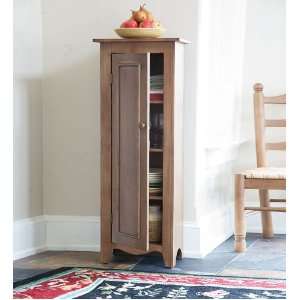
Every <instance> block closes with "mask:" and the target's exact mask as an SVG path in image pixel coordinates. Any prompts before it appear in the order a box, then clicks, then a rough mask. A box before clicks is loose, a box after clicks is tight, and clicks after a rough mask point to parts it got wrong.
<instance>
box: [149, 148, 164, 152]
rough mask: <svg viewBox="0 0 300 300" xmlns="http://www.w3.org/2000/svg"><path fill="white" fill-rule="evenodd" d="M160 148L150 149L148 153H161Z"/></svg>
mask: <svg viewBox="0 0 300 300" xmlns="http://www.w3.org/2000/svg"><path fill="white" fill-rule="evenodd" d="M163 151H164V150H163V149H162V148H150V152H163Z"/></svg>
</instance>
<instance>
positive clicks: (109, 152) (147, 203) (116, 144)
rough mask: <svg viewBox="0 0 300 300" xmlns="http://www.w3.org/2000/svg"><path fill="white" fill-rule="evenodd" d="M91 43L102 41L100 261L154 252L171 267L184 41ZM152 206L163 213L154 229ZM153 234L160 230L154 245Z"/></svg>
mask: <svg viewBox="0 0 300 300" xmlns="http://www.w3.org/2000/svg"><path fill="white" fill-rule="evenodd" d="M93 41H94V42H97V43H100V87H101V93H100V94H101V254H100V259H101V262H102V263H108V262H110V260H111V258H112V253H113V250H114V249H119V250H122V251H125V252H127V253H131V254H144V253H148V252H153V251H156V252H160V253H161V254H162V256H163V259H164V263H165V266H166V267H174V266H175V264H176V258H181V249H182V223H183V59H184V56H183V50H184V49H183V48H184V44H186V43H187V42H186V41H184V40H182V39H180V38H160V39H94V40H93ZM152 205H153V206H159V208H158V209H159V210H160V212H161V213H160V216H161V218H160V219H159V218H158V219H157V220H158V223H155V222H154V223H153V224H154V225H155V226H154V227H152V225H151V224H152V223H151V221H150V218H149V207H151V206H152ZM158 209H156V210H155V211H158ZM154 220H155V216H154ZM159 220H160V221H159ZM159 226H161V227H159ZM149 230H150V233H149ZM151 230H154V231H156V233H155V234H154V235H156V240H155V242H153V238H151V236H152V235H151ZM160 232H161V233H160ZM152 233H153V232H152ZM159 234H160V235H159ZM157 236H161V238H160V239H159V240H157ZM151 239H152V240H151Z"/></svg>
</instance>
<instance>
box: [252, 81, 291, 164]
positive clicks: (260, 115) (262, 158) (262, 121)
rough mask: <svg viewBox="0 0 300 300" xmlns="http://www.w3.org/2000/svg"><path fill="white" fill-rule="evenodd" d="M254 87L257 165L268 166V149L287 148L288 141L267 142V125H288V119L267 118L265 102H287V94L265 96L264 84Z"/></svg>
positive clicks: (276, 103)
mask: <svg viewBox="0 0 300 300" xmlns="http://www.w3.org/2000/svg"><path fill="white" fill-rule="evenodd" d="M253 89H254V118H255V141H256V161H257V167H266V166H267V151H268V150H282V151H285V149H286V142H285V141H284V142H279V143H267V142H266V138H265V128H266V127H286V120H285V119H280V120H278V119H277V120H266V118H265V104H275V105H278V104H286V95H285V94H284V95H280V96H274V97H265V96H264V94H263V89H264V87H263V85H262V84H261V83H256V84H255V85H254V86H253Z"/></svg>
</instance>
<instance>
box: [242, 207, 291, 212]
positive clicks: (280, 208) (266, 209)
mask: <svg viewBox="0 0 300 300" xmlns="http://www.w3.org/2000/svg"><path fill="white" fill-rule="evenodd" d="M244 209H245V210H253V211H277V212H286V208H285V207H252V206H246V207H245V208H244Z"/></svg>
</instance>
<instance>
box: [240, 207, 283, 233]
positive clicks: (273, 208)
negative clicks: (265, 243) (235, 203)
mask: <svg viewBox="0 0 300 300" xmlns="http://www.w3.org/2000/svg"><path fill="white" fill-rule="evenodd" d="M245 210H252V211H263V212H271V211H276V212H286V208H285V207H263V206H260V207H255V206H246V207H245ZM264 237H265V238H270V237H272V235H271V236H264Z"/></svg>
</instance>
